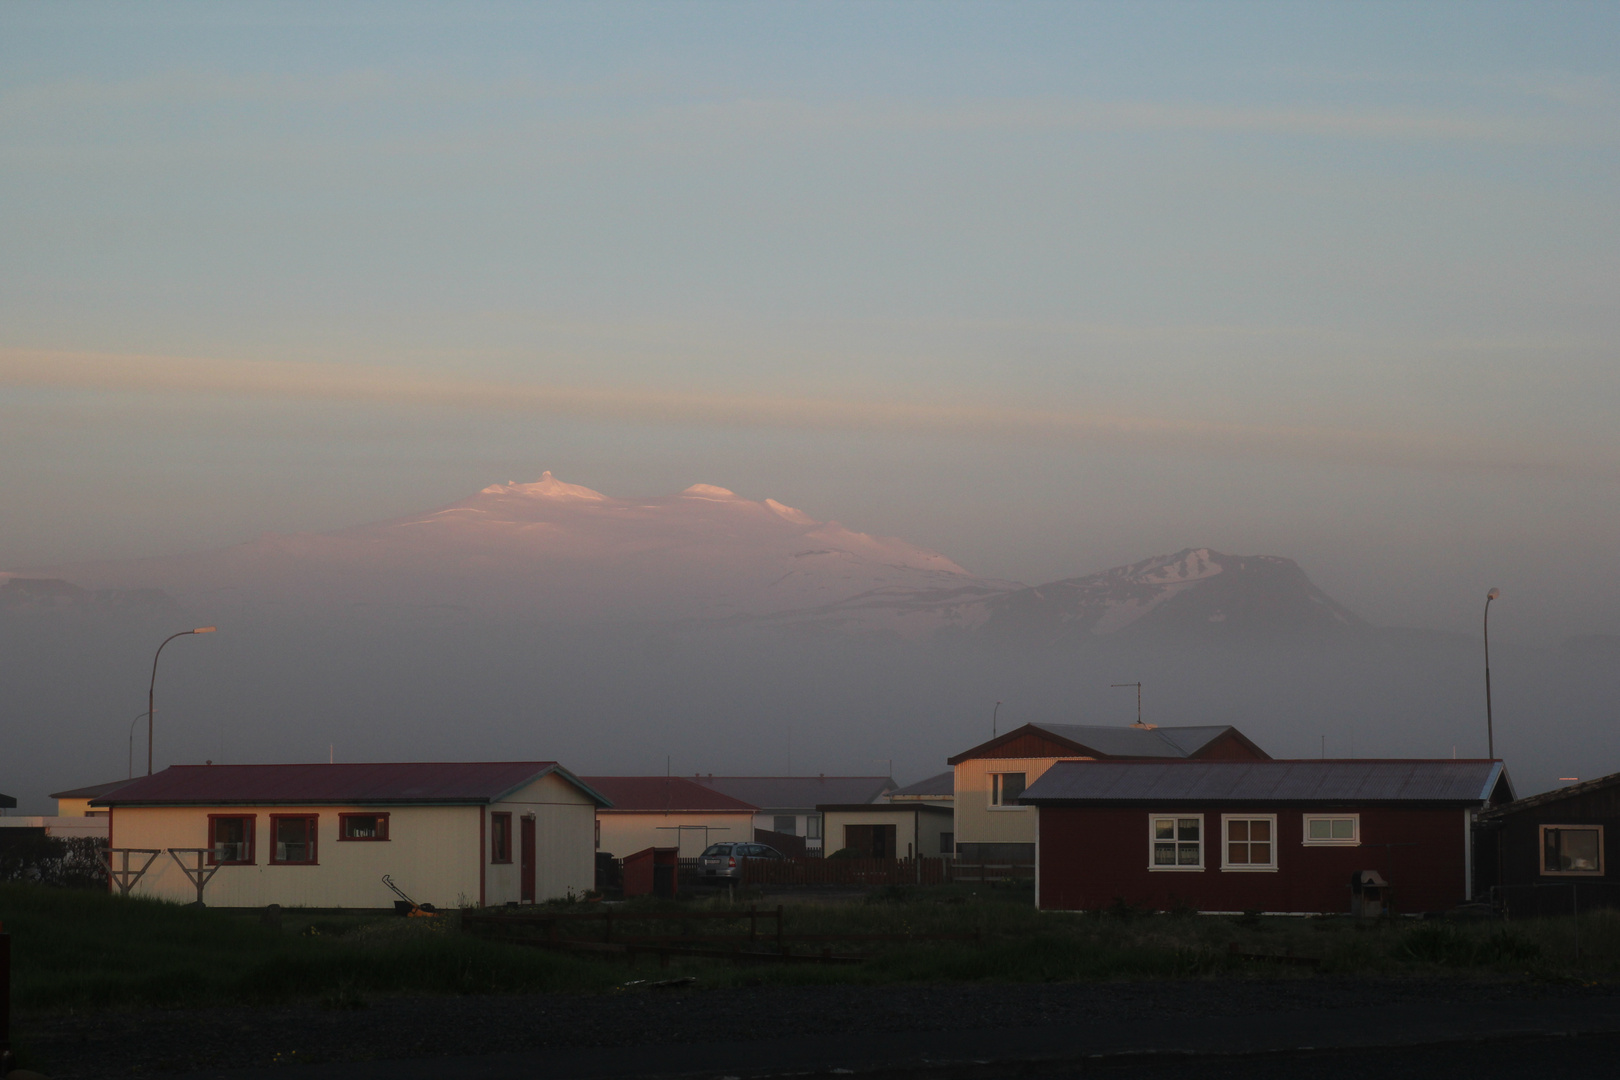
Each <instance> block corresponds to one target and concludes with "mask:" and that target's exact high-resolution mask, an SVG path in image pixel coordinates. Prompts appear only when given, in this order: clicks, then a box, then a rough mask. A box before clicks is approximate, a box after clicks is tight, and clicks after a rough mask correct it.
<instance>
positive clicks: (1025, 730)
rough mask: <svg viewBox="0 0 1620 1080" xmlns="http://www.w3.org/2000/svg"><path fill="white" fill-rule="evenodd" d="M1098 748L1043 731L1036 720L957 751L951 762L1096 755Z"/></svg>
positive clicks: (952, 763)
mask: <svg viewBox="0 0 1620 1080" xmlns="http://www.w3.org/2000/svg"><path fill="white" fill-rule="evenodd" d="M1096 756H1097V753H1096V751H1094V750H1092V749H1090V748H1089V747H1086V746H1082V745H1080V744H1079V743H1076V742H1070V741H1069V740H1068V739H1060V738H1058V737H1056V736H1054V735H1051V734H1049V733H1048V732H1045V731H1042V730H1041V729H1040V728H1038V727H1035V726H1034V725H1033V724H1025V725H1024V726H1023V727H1021V728H1017V729H1016V730H1013V731H1009V732H1008V733H1007V734H1005V735H1003V736H1001V737H1000V738H998V739H992V740H990V741H989V742H987V743H985V744H983V745H982V746H976V747H974V748H973V749H972V750H968V751H966V752H964V753H961V754H957V755H956V756H955V757H953V758H951V759H950V760H949V764H951V765H960V764H961V763H962V762H964V761H973V760H976V759H979V758H1074V757H1081V758H1092V757H1096Z"/></svg>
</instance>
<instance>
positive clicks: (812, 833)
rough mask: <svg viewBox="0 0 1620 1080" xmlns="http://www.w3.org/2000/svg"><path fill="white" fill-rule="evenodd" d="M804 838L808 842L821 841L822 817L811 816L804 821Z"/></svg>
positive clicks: (817, 815)
mask: <svg viewBox="0 0 1620 1080" xmlns="http://www.w3.org/2000/svg"><path fill="white" fill-rule="evenodd" d="M804 838H805V839H806V840H820V839H821V815H820V814H811V815H810V816H809V817H806V818H805V819H804Z"/></svg>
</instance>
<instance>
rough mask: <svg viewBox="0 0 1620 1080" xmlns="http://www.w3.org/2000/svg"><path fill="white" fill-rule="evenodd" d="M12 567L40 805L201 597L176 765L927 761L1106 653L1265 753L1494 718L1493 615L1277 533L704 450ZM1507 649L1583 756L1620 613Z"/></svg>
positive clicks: (1156, 705)
mask: <svg viewBox="0 0 1620 1080" xmlns="http://www.w3.org/2000/svg"><path fill="white" fill-rule="evenodd" d="M3 576H4V577H5V578H6V580H5V581H4V584H3V585H0V685H4V687H5V694H4V696H3V697H0V723H3V724H4V725H5V730H7V731H8V732H9V733H11V738H10V740H9V742H8V753H7V755H6V757H5V759H4V761H3V762H0V791H6V792H7V793H8V794H17V795H19V796H21V797H23V798H24V799H25V800H35V801H34V802H33V803H32V805H33V806H34V807H35V808H36V809H38V808H39V804H38V801H37V800H39V799H40V798H41V797H42V795H43V793H44V792H46V791H50V790H56V789H58V788H64V787H71V786H75V785H79V784H84V783H92V782H99V781H102V780H106V779H110V778H113V777H117V776H120V775H123V774H124V772H125V771H126V770H128V769H129V768H132V767H133V766H132V765H131V763H130V761H131V759H135V760H138V759H140V758H141V757H142V756H143V752H144V748H143V747H141V746H140V745H139V743H140V742H141V741H142V740H139V739H137V738H135V737H134V736H133V735H132V734H131V732H132V730H133V729H134V727H136V726H139V724H138V720H139V717H138V714H140V713H141V712H142V711H143V710H144V707H145V691H146V687H147V681H148V679H149V677H150V668H151V662H152V661H151V650H152V649H153V648H154V647H155V646H156V644H157V642H159V641H161V640H162V639H163V638H164V637H166V636H167V635H168V634H171V633H173V632H175V631H176V630H178V629H184V628H186V627H189V626H194V625H201V624H216V625H218V626H219V627H220V633H218V634H215V635H209V636H208V637H207V638H201V639H193V640H191V641H188V642H185V643H177V644H176V645H175V646H174V647H172V648H171V649H170V651H168V652H166V653H165V654H164V658H163V661H162V669H161V671H160V678H159V683H158V698H157V700H158V725H157V731H158V736H157V748H156V752H155V753H156V760H157V764H158V766H159V767H162V766H163V765H164V764H166V763H169V762H179V761H203V760H216V761H277V760H295V761H296V760H323V759H325V757H326V756H327V755H329V754H330V755H332V756H334V757H336V758H337V759H338V760H377V759H426V758H435V757H442V758H449V759H468V758H503V757H514V756H519V757H521V756H527V757H548V758H558V759H561V760H564V761H566V762H568V763H569V764H570V765H571V766H573V767H576V768H578V769H581V770H584V771H587V772H592V773H601V774H610V773H615V772H624V773H638V772H648V771H657V770H658V769H660V768H662V767H663V766H664V761H665V758H666V756H667V757H668V758H669V760H670V763H671V765H672V767H673V768H675V769H676V771H678V772H680V771H687V770H691V771H701V772H760V771H768V772H782V771H811V772H851V771H854V772H860V771H863V770H866V771H869V770H871V769H872V768H874V767H875V766H878V765H882V766H883V767H885V768H889V767H892V768H893V769H894V770H895V771H896V773H897V774H898V775H904V776H913V775H925V774H926V773H927V772H934V771H938V769H939V768H940V767H942V766H941V764H940V763H941V762H942V761H943V760H944V758H945V757H947V756H949V755H950V754H951V753H955V752H957V751H959V750H961V749H962V748H964V747H965V746H967V745H971V744H972V743H973V742H976V741H979V740H980V739H981V738H983V737H984V736H985V735H986V734H987V729H988V721H989V717H990V714H991V712H992V711H993V706H994V705H995V703H996V702H998V701H999V702H1001V703H1002V707H1001V709H1000V713H999V720H1000V722H1001V723H1002V724H1003V725H1006V724H1016V723H1020V722H1024V721H1028V720H1048V721H1069V722H1088V723H1109V722H1119V723H1128V722H1130V721H1131V720H1132V719H1134V718H1135V712H1134V700H1133V699H1131V698H1130V697H1129V695H1127V694H1125V693H1124V692H1122V691H1120V690H1117V689H1113V688H1112V685H1111V684H1113V683H1119V682H1135V681H1137V680H1141V681H1142V682H1143V683H1144V688H1145V701H1146V707H1147V719H1148V720H1150V721H1153V722H1160V723H1181V724H1197V723H1233V724H1236V725H1238V726H1239V727H1240V728H1241V729H1242V730H1243V731H1244V732H1245V733H1246V734H1248V735H1250V736H1251V737H1252V738H1254V739H1255V740H1256V741H1257V742H1259V743H1260V744H1261V745H1262V746H1264V747H1266V749H1267V750H1268V751H1270V752H1271V753H1273V754H1274V755H1275V756H1278V757H1288V756H1315V755H1316V754H1317V753H1320V752H1323V751H1326V752H1328V753H1330V754H1333V755H1348V754H1359V755H1362V756H1397V755H1420V756H1446V755H1447V754H1450V753H1452V752H1454V751H1455V752H1459V753H1461V754H1462V755H1463V756H1470V755H1479V754H1481V753H1482V752H1483V750H1484V738H1483V730H1482V729H1483V724H1482V712H1483V709H1482V705H1483V701H1482V693H1481V686H1480V654H1479V651H1478V643H1477V642H1476V641H1475V640H1473V639H1471V638H1468V637H1462V636H1457V635H1448V634H1439V633H1431V632H1425V631H1411V630H1387V629H1379V628H1376V627H1373V626H1370V625H1368V624H1367V623H1366V622H1365V621H1363V620H1362V619H1360V618H1359V617H1358V616H1357V615H1355V614H1354V613H1353V612H1350V611H1348V610H1346V609H1345V608H1344V607H1342V606H1341V605H1339V604H1338V603H1336V602H1335V601H1334V600H1333V599H1332V598H1330V597H1328V596H1326V595H1324V594H1323V593H1322V592H1321V591H1320V590H1318V589H1317V588H1316V587H1315V586H1314V585H1312V583H1311V581H1310V579H1309V578H1308V577H1307V576H1306V574H1305V572H1304V571H1303V570H1302V569H1301V568H1300V567H1299V566H1298V565H1296V564H1295V563H1294V562H1293V561H1291V560H1289V559H1287V558H1284V557H1282V556H1278V555H1244V556H1234V555H1228V554H1225V553H1222V552H1219V551H1214V550H1211V549H1209V548H1190V549H1186V550H1183V551H1180V552H1177V553H1175V554H1173V555H1163V556H1157V557H1154V558H1150V559H1147V560H1144V561H1142V562H1138V563H1135V564H1132V565H1129V566H1122V567H1117V568H1114V569H1111V570H1105V571H1101V572H1098V573H1092V574H1089V575H1085V576H1080V577H1073V578H1065V579H1063V580H1060V581H1055V582H1049V583H1045V584H1040V585H1034V586H1028V585H1023V584H1020V583H1017V582H1009V581H999V580H994V579H989V578H983V577H979V576H976V575H974V574H972V573H970V572H969V571H968V570H966V569H964V568H963V567H962V566H959V565H958V564H956V563H955V562H953V561H952V560H951V559H950V558H948V557H947V556H946V555H944V554H941V553H939V552H935V551H931V550H928V549H926V548H924V547H921V546H918V545H916V544H914V543H911V542H909V541H906V540H902V539H896V538H889V537H877V536H871V535H867V534H865V533H862V532H858V531H855V530H853V529H850V528H847V527H845V526H843V525H841V524H839V523H837V522H823V521H817V520H815V519H814V518H812V517H810V516H809V515H807V514H805V513H803V512H801V511H798V510H795V509H793V508H791V507H789V506H787V505H784V504H783V503H780V502H776V501H774V500H769V499H767V500H765V501H763V502H756V501H753V500H749V499H746V498H743V497H740V496H738V495H736V494H734V493H732V492H730V491H728V490H726V489H724V488H720V487H714V486H709V485H702V484H699V485H694V486H692V487H689V488H687V489H686V490H684V491H682V492H680V493H679V494H676V495H671V496H664V497H657V498H647V499H620V498H614V497H611V496H608V495H604V494H602V493H600V492H596V491H592V490H590V489H588V488H584V487H580V486H577V485H572V484H568V483H565V482H563V481H560V480H558V479H556V478H555V477H553V476H551V474H549V473H547V474H545V475H544V476H543V477H542V478H541V480H539V481H538V482H536V483H532V484H498V485H494V486H491V487H487V488H485V489H484V490H482V491H480V492H478V493H477V494H475V495H473V496H471V497H469V498H467V499H464V500H461V501H459V502H455V503H452V504H450V505H449V506H445V507H442V508H440V509H437V510H431V511H426V512H423V513H419V514H412V515H408V516H405V517H401V518H398V519H395V520H391V521H385V522H379V523H374V524H367V525H360V526H355V527H352V528H347V529H342V530H338V531H335V532H330V533H322V534H292V535H283V534H267V535H264V536H261V537H259V538H258V539H256V540H253V541H250V542H248V543H244V544H239V545H235V546H232V547H227V548H223V549H219V550H215V551H204V552H199V553H193V554H186V555H174V556H168V557H164V558H158V559H146V560H137V561H128V562H107V563H95V564H78V565H67V566H60V567H50V568H30V569H22V568H17V569H13V570H10V571H8V572H6V573H5V574H4V575H3ZM1493 659H1494V662H1495V664H1496V668H1495V673H1496V694H1497V697H1496V716H1497V722H1498V726H1497V732H1498V740H1497V749H1498V751H1499V752H1500V753H1503V754H1505V755H1507V756H1508V757H1509V759H1510V768H1511V769H1512V771H1513V773H1514V775H1515V778H1516V779H1517V780H1518V781H1519V782H1520V784H1521V787H1532V788H1533V787H1537V786H1545V783H1543V781H1544V780H1546V781H1549V782H1550V780H1553V779H1556V777H1557V776H1559V775H1569V774H1570V772H1571V771H1572V770H1573V771H1576V772H1578V771H1579V770H1580V769H1581V768H1584V765H1582V764H1576V763H1579V762H1584V761H1585V760H1587V758H1588V757H1589V756H1590V753H1591V750H1590V747H1589V746H1588V742H1589V740H1587V739H1586V738H1585V737H1584V736H1583V735H1582V732H1583V731H1590V730H1594V728H1593V725H1597V724H1601V723H1602V722H1603V717H1604V716H1605V715H1606V713H1605V710H1607V709H1609V708H1610V707H1611V705H1612V703H1613V702H1614V701H1615V700H1617V691H1620V687H1617V686H1616V678H1617V676H1616V668H1617V665H1615V664H1614V663H1613V662H1612V660H1613V648H1612V646H1610V645H1609V644H1608V642H1607V639H1604V640H1602V641H1598V640H1597V639H1593V640H1592V641H1586V640H1584V639H1583V641H1582V642H1581V643H1580V645H1579V647H1578V648H1571V649H1568V650H1565V651H1564V652H1563V653H1557V652H1545V651H1542V652H1537V651H1534V650H1524V649H1520V650H1518V651H1517V652H1516V651H1514V650H1513V649H1511V648H1510V649H1507V650H1505V651H1500V650H1499V652H1498V654H1497V655H1496V656H1495V657H1494V658H1493ZM1547 716H1556V717H1557V718H1558V719H1559V721H1560V723H1559V724H1558V725H1554V726H1552V727H1548V726H1547V725H1546V724H1545V723H1543V722H1542V718H1544V717H1547ZM1527 721H1529V722H1528V724H1527ZM141 730H144V728H141ZM1583 748H1584V749H1583ZM1600 756H1601V755H1600ZM891 763H892V765H891ZM25 805H30V804H29V803H27V802H25Z"/></svg>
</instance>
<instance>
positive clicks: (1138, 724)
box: [1108, 682, 1154, 728]
mask: <svg viewBox="0 0 1620 1080" xmlns="http://www.w3.org/2000/svg"><path fill="white" fill-rule="evenodd" d="M1108 685H1109V686H1113V687H1120V686H1134V687H1136V723H1134V724H1132V725H1131V727H1139V728H1152V727H1154V725H1153V724H1144V723H1142V684H1141V683H1139V682H1117V683H1109V684H1108Z"/></svg>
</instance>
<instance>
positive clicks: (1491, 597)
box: [1485, 589, 1502, 600]
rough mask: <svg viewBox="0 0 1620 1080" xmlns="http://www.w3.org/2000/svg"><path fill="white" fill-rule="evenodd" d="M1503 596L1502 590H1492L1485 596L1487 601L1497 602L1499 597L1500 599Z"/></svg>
mask: <svg viewBox="0 0 1620 1080" xmlns="http://www.w3.org/2000/svg"><path fill="white" fill-rule="evenodd" d="M1501 595H1502V590H1501V589H1492V590H1491V591H1490V592H1488V593H1486V594H1485V599H1487V600H1495V599H1497V598H1498V597H1500V596H1501Z"/></svg>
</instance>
